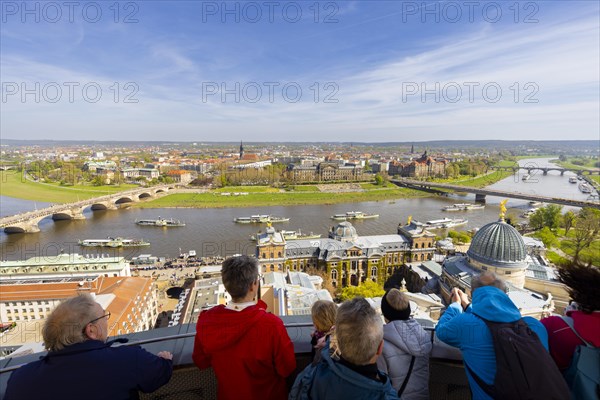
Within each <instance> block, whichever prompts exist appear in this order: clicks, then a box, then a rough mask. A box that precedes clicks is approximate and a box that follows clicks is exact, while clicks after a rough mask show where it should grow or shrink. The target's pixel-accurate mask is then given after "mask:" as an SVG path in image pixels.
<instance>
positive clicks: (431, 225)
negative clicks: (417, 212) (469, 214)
mask: <svg viewBox="0 0 600 400" xmlns="http://www.w3.org/2000/svg"><path fill="white" fill-rule="evenodd" d="M468 222H469V220H467V219H463V218H455V219H451V218H442V219H432V220H431V221H427V222H425V223H424V224H423V226H425V228H426V229H444V228H454V227H455V226H461V225H466V224H467V223H468Z"/></svg>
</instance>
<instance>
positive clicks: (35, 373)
mask: <svg viewBox="0 0 600 400" xmlns="http://www.w3.org/2000/svg"><path fill="white" fill-rule="evenodd" d="M109 317H110V312H106V311H105V310H104V309H103V308H102V306H101V305H100V304H98V303H97V302H96V301H95V300H94V298H93V297H92V296H91V295H89V294H82V295H79V296H76V297H72V298H70V299H67V300H65V301H63V302H62V303H60V304H59V305H58V306H57V307H56V308H55V309H54V311H52V313H51V314H50V315H49V316H48V318H47V319H46V322H45V324H44V327H43V329H42V335H43V338H44V345H45V347H46V348H47V349H48V350H49V351H48V353H47V354H46V355H45V356H44V357H42V358H41V359H40V360H39V361H34V362H31V363H29V364H26V365H24V366H22V367H20V368H18V369H17V370H15V371H13V372H12V374H11V376H10V378H9V380H8V384H7V388H6V393H5V397H4V400H16V399H61V400H68V399H86V400H92V399H98V400H100V399H113V400H120V399H137V398H138V391H142V392H145V393H148V392H153V391H154V390H156V389H158V388H159V387H161V386H162V385H164V384H166V383H167V382H169V379H171V374H172V373H173V363H172V361H171V360H172V358H173V356H172V354H171V353H169V352H167V351H162V352H160V353H158V355H154V354H151V353H149V352H147V351H146V350H144V349H142V348H141V347H140V346H121V347H114V348H113V347H111V344H112V343H110V342H109V343H106V339H107V336H108V319H109Z"/></svg>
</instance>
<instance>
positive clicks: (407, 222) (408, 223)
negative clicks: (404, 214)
mask: <svg viewBox="0 0 600 400" xmlns="http://www.w3.org/2000/svg"><path fill="white" fill-rule="evenodd" d="M411 221H412V215H409V216H408V221H406V225H410V222H411Z"/></svg>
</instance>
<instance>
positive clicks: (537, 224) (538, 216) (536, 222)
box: [529, 208, 544, 231]
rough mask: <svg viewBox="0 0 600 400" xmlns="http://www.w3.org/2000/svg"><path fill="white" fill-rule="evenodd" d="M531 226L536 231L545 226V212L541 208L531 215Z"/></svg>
mask: <svg viewBox="0 0 600 400" xmlns="http://www.w3.org/2000/svg"><path fill="white" fill-rule="evenodd" d="M529 226H530V227H531V228H533V229H535V230H536V231H537V230H539V229H542V228H543V227H544V213H543V211H542V209H541V208H540V209H539V210H535V212H534V213H533V214H531V216H530V217H529Z"/></svg>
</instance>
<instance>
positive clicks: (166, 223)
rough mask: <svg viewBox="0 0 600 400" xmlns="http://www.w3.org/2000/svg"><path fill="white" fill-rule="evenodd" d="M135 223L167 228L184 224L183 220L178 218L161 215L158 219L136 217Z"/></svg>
mask: <svg viewBox="0 0 600 400" xmlns="http://www.w3.org/2000/svg"><path fill="white" fill-rule="evenodd" d="M135 223H136V224H138V225H143V226H161V227H167V228H168V227H173V226H185V222H183V221H180V220H178V219H173V218H161V217H158V219H138V220H136V221H135Z"/></svg>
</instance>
